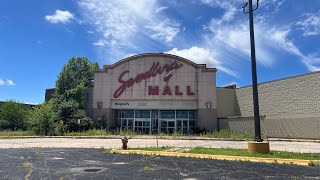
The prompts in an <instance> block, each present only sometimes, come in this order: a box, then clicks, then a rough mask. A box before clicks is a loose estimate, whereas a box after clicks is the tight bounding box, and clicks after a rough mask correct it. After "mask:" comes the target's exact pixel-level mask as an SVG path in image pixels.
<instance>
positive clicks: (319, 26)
mask: <svg viewBox="0 0 320 180" xmlns="http://www.w3.org/2000/svg"><path fill="white" fill-rule="evenodd" d="M296 25H297V26H298V27H299V29H301V30H302V31H303V35H304V36H312V35H320V11H318V12H317V13H313V14H312V13H307V14H305V15H304V17H303V19H301V20H300V21H298V22H297V23H296Z"/></svg>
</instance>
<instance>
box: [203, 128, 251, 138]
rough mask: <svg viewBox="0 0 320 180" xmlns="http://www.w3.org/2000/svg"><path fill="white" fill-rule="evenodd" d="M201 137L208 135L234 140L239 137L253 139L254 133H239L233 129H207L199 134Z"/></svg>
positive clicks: (209, 136)
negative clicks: (207, 130)
mask: <svg viewBox="0 0 320 180" xmlns="http://www.w3.org/2000/svg"><path fill="white" fill-rule="evenodd" d="M200 136H201V137H208V138H230V139H234V140H241V139H254V134H252V133H240V132H235V131H230V130H227V129H223V130H220V131H209V132H205V133H202V134H200Z"/></svg>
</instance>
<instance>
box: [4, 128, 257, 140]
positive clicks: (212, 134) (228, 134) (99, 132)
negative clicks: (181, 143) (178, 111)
mask: <svg viewBox="0 0 320 180" xmlns="http://www.w3.org/2000/svg"><path fill="white" fill-rule="evenodd" d="M35 135H36V134H35V133H34V132H32V131H0V136H6V137H10V136H35ZM108 135H120V136H127V137H129V138H130V137H134V136H139V135H149V136H156V135H157V136H158V138H160V139H161V138H165V137H166V136H172V137H179V136H189V137H206V138H228V139H232V140H243V139H254V135H253V134H250V133H239V132H234V131H230V130H221V131H209V132H205V133H201V134H191V135H188V134H182V133H180V132H174V133H172V134H165V133H163V132H160V133H159V134H143V133H141V132H134V131H123V130H117V131H115V132H111V131H106V130H105V129H91V130H88V131H81V132H66V133H64V136H108Z"/></svg>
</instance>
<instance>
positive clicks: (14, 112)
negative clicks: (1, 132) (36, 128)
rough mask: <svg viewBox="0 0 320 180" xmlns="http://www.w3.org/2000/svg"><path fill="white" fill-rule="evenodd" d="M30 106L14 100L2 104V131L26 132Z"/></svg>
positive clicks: (0, 122) (0, 115) (0, 111)
mask: <svg viewBox="0 0 320 180" xmlns="http://www.w3.org/2000/svg"><path fill="white" fill-rule="evenodd" d="M29 110H30V108H29V106H27V105H24V104H22V103H19V102H16V101H14V100H9V101H5V102H3V103H2V104H0V129H5V130H12V131H14V130H25V129H26V116H27V114H28V111H29Z"/></svg>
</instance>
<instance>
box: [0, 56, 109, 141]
mask: <svg viewBox="0 0 320 180" xmlns="http://www.w3.org/2000/svg"><path fill="white" fill-rule="evenodd" d="M98 68H99V64H98V63H97V62H90V61H89V60H88V59H87V58H85V57H72V58H71V59H69V60H68V63H67V64H66V65H64V67H63V68H62V70H61V72H60V74H59V76H58V78H57V80H56V89H55V93H54V94H53V98H51V99H50V100H49V101H47V102H44V103H43V104H40V105H39V106H36V107H33V108H30V107H29V106H26V105H24V104H22V103H19V102H17V101H14V100H8V101H5V102H3V103H1V104H0V130H12V131H14V130H32V131H34V132H35V134H37V135H63V134H64V133H65V132H73V131H84V130H88V129H93V128H95V129H105V128H106V120H105V119H103V118H99V119H92V118H90V117H88V115H87V114H86V111H85V109H86V99H85V92H86V90H87V89H88V88H90V87H92V86H93V83H94V82H93V80H94V71H95V70H97V69H98Z"/></svg>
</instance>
